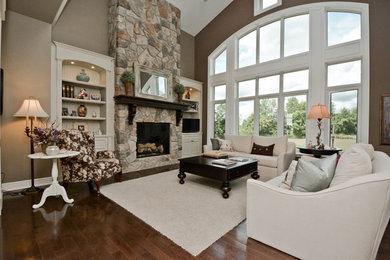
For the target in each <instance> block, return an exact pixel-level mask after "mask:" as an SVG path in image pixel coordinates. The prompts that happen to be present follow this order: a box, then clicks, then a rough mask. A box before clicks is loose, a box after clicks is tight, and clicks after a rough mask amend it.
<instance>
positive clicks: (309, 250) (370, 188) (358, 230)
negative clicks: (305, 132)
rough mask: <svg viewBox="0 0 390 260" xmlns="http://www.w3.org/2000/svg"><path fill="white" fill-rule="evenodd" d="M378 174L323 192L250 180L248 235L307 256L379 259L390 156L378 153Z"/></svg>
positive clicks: (388, 209)
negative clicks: (299, 190)
mask: <svg viewBox="0 0 390 260" xmlns="http://www.w3.org/2000/svg"><path fill="white" fill-rule="evenodd" d="M372 166H373V171H372V172H373V173H372V174H368V175H364V176H360V177H356V178H353V179H351V180H349V181H347V182H344V183H341V184H337V185H335V186H332V187H331V188H328V189H325V190H322V191H320V192H315V193H312V192H307V193H300V192H295V191H291V190H286V189H282V188H279V187H278V185H279V184H280V182H281V181H282V179H283V175H284V174H283V175H281V176H279V177H277V178H275V179H273V180H271V181H269V182H268V183H264V182H260V181H256V180H248V182H247V233H248V237H251V238H253V239H256V240H258V241H260V242H262V243H265V244H267V245H270V246H272V247H274V248H277V249H279V250H281V251H284V252H286V253H288V254H290V255H293V256H296V257H298V258H301V259H332V260H337V259H354V260H358V259H364V260H366V259H375V257H376V254H377V251H378V247H379V245H380V242H381V239H382V236H383V233H384V231H385V229H386V226H387V223H388V221H389V216H390V203H389V197H390V158H389V157H388V156H387V155H386V154H385V153H383V152H377V151H375V152H374V158H373V160H372Z"/></svg>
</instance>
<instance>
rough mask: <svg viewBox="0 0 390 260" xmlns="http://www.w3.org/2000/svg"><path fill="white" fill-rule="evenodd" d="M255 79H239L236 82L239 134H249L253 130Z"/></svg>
mask: <svg viewBox="0 0 390 260" xmlns="http://www.w3.org/2000/svg"><path fill="white" fill-rule="evenodd" d="M255 93H256V80H254V79H253V80H247V81H241V82H239V83H238V98H239V103H238V114H239V125H238V128H239V129H238V132H239V134H240V135H251V134H253V131H254V109H255V108H254V100H253V99H254V96H255Z"/></svg>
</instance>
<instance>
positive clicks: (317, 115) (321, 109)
mask: <svg viewBox="0 0 390 260" xmlns="http://www.w3.org/2000/svg"><path fill="white" fill-rule="evenodd" d="M324 118H330V115H329V112H328V109H327V108H326V106H324V105H320V104H318V105H315V106H312V107H311V110H310V113H309V115H308V116H307V119H317V120H318V121H317V125H318V129H319V133H318V135H317V147H316V148H317V149H319V148H320V147H321V141H320V139H321V121H322V119H324Z"/></svg>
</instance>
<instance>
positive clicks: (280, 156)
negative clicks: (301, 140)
mask: <svg viewBox="0 0 390 260" xmlns="http://www.w3.org/2000/svg"><path fill="white" fill-rule="evenodd" d="M225 139H226V140H231V141H232V147H233V151H232V152H226V153H227V154H228V155H229V156H239V157H247V158H253V159H256V160H258V170H259V175H260V180H262V181H266V180H269V179H272V178H275V177H276V176H279V175H280V174H282V172H284V171H285V170H287V168H288V166H289V165H290V163H291V161H292V160H294V159H295V149H296V148H295V143H292V142H288V137H287V136H283V137H264V136H252V135H248V136H238V135H227V134H225ZM253 143H256V144H258V145H262V146H268V145H272V144H275V147H274V152H273V154H274V155H273V156H264V155H258V154H251V151H252V145H253ZM211 150H212V146H211V145H205V146H203V151H204V152H208V151H211Z"/></svg>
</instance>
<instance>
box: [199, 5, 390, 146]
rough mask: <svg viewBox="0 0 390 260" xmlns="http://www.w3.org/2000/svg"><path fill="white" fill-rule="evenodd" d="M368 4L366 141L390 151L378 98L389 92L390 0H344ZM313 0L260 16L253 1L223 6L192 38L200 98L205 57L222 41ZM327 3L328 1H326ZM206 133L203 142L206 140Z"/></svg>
mask: <svg viewBox="0 0 390 260" xmlns="http://www.w3.org/2000/svg"><path fill="white" fill-rule="evenodd" d="M344 1H346V2H362V3H369V4H370V66H371V67H370V135H369V142H370V143H372V144H373V145H374V147H375V149H377V150H381V151H384V152H386V153H388V154H390V146H385V145H380V138H379V126H380V119H379V111H380V106H379V100H380V96H381V95H382V94H384V93H390V87H389V86H388V84H389V83H388V82H390V73H389V72H388V66H387V63H388V61H389V60H390V51H389V46H390V30H389V28H390V19H389V18H388V15H389V12H390V1H388V0H371V1H369V0H366V1H348V0H344ZM318 2H319V1H314V0H294V1H286V0H285V1H283V5H282V6H280V7H278V8H275V9H273V10H272V11H269V12H266V13H264V14H262V15H259V16H256V17H254V16H253V0H235V1H233V2H232V3H231V4H230V5H229V6H228V7H226V8H225V9H224V10H223V11H222V12H221V13H220V14H219V15H218V16H217V17H216V18H215V19H214V20H213V21H212V22H210V23H209V24H208V25H207V26H206V27H205V28H204V29H203V30H202V31H201V32H200V33H199V34H197V35H196V37H195V53H196V56H195V79H196V80H199V81H202V82H204V86H205V88H204V91H203V100H205V101H206V100H207V91H206V90H207V66H208V64H207V58H208V56H209V55H210V54H211V53H212V52H213V51H214V50H215V48H217V47H218V46H219V45H220V44H221V43H222V42H223V41H224V40H226V39H227V38H228V37H229V36H231V35H232V34H234V33H235V32H236V31H238V30H239V29H241V28H242V27H244V26H246V25H248V24H249V23H251V22H253V21H255V20H257V19H259V18H260V17H263V16H265V15H268V14H270V13H272V12H276V11H279V10H282V9H285V8H289V7H293V6H297V5H302V4H309V3H318ZM329 2H331V1H329ZM203 106H204V107H203V111H204V112H203V132H204V133H206V132H207V131H206V127H207V102H203ZM206 141H207V140H206V135H204V136H203V143H206Z"/></svg>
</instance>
